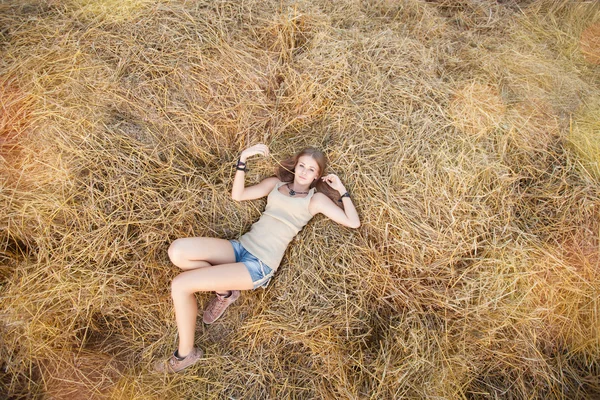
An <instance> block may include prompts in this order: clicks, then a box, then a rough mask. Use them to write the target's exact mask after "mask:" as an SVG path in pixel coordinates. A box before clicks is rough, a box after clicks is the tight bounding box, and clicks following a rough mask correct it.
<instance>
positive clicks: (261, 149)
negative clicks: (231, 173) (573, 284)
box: [231, 144, 279, 201]
mask: <svg viewBox="0 0 600 400" xmlns="http://www.w3.org/2000/svg"><path fill="white" fill-rule="evenodd" d="M255 154H261V155H263V156H268V155H269V148H268V147H267V146H265V145H264V144H257V145H255V146H252V147H249V148H247V149H246V150H244V151H242V154H241V155H240V161H241V162H243V163H245V162H246V160H247V159H248V158H249V157H251V156H253V155H255ZM245 177H246V171H242V170H236V171H235V178H234V179H233V186H232V188H231V198H232V199H233V200H236V201H243V200H254V199H260V198H261V197H264V196H266V195H267V194H269V192H270V191H271V190H273V188H274V187H275V185H276V184H277V182H279V179H277V178H275V177H271V178H267V179H265V180H263V181H262V182H260V183H259V184H257V185H254V186H249V187H245V182H244V181H245Z"/></svg>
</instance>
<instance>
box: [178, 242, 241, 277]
mask: <svg viewBox="0 0 600 400" xmlns="http://www.w3.org/2000/svg"><path fill="white" fill-rule="evenodd" d="M169 258H170V259H171V262H173V264H175V265H176V266H178V267H179V268H181V269H183V270H189V269H196V268H202V267H209V266H211V265H220V264H232V263H235V253H234V251H233V246H232V245H231V243H229V240H225V239H217V238H208V237H193V238H183V239H177V240H175V241H174V242H173V243H171V246H170V247H169Z"/></svg>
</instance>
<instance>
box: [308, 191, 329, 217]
mask: <svg viewBox="0 0 600 400" xmlns="http://www.w3.org/2000/svg"><path fill="white" fill-rule="evenodd" d="M328 205H333V206H335V204H333V201H331V199H330V198H329V197H327V196H326V195H325V194H323V193H321V192H316V193H315V194H313V196H312V197H311V199H310V203H308V211H310V213H311V214H312V215H316V214H319V213H322V212H323V208H324V207H327V206H328Z"/></svg>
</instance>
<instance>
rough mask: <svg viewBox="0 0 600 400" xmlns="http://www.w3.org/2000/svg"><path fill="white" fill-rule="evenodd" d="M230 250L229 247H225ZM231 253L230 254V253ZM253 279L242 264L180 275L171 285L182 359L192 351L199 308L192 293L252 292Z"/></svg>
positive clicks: (214, 267) (179, 350)
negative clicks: (250, 290)
mask: <svg viewBox="0 0 600 400" xmlns="http://www.w3.org/2000/svg"><path fill="white" fill-rule="evenodd" d="M227 244H228V245H229V247H231V244H230V243H227ZM232 253H233V250H232ZM253 288H254V285H253V283H252V278H251V277H250V273H249V272H248V270H247V269H246V266H245V265H244V264H243V263H230V264H223V265H215V266H207V267H204V268H200V267H199V268H197V269H192V270H188V271H185V272H182V273H181V274H179V275H177V276H176V277H175V279H173V282H172V283H171V296H172V298H173V305H174V306H175V317H176V321H177V330H178V332H179V346H178V349H177V352H178V353H179V356H180V357H185V356H186V355H188V354H189V352H190V351H191V350H192V348H193V347H194V335H195V332H196V316H197V314H198V304H197V302H196V298H195V297H194V293H195V292H202V291H213V290H214V291H218V292H227V291H229V290H249V289H253Z"/></svg>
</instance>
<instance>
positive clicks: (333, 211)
mask: <svg viewBox="0 0 600 400" xmlns="http://www.w3.org/2000/svg"><path fill="white" fill-rule="evenodd" d="M321 179H323V181H325V182H326V183H327V184H328V185H329V186H331V187H332V188H333V189H335V190H337V191H338V193H339V194H340V196H341V195H342V194H344V193H346V188H345V187H344V185H343V184H342V182H341V181H340V178H338V177H337V175H334V174H329V175H327V176H324V177H322V178H321ZM342 202H343V204H344V209H343V210H342V209H341V208H340V207H338V206H337V205H336V204H334V203H333V201H331V199H330V198H329V197H327V196H326V195H324V194H323V193H315V194H314V196H313V198H312V201H311V203H310V205H309V210H310V212H311V213H312V214H313V215H315V214H318V213H321V214H323V215H325V216H326V217H327V218H329V219H331V220H333V221H335V222H337V223H338V224H342V225H344V226H347V227H349V228H358V227H359V226H360V218H359V217H358V213H357V212H356V208H355V207H354V204H353V203H352V200H351V199H350V197H342Z"/></svg>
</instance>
